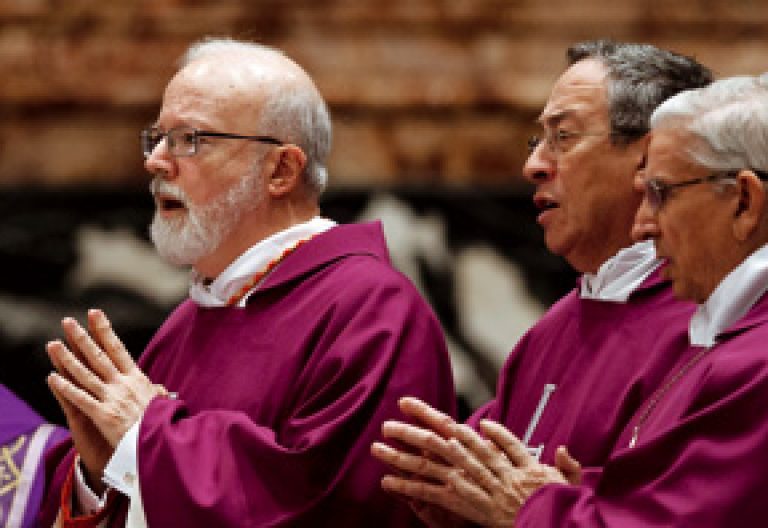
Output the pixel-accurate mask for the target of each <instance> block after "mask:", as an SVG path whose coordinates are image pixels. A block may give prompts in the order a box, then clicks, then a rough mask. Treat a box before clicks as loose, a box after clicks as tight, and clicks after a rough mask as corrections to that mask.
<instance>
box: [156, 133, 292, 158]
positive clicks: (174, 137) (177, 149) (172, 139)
mask: <svg viewBox="0 0 768 528" xmlns="http://www.w3.org/2000/svg"><path fill="white" fill-rule="evenodd" d="M201 137H215V138H223V139H247V140H249V141H259V142H261V143H269V144H270V145H283V144H284V143H283V142H282V141H280V140H279V139H275V138H273V137H271V136H244V135H242V134H231V133H229V132H211V131H209V130H198V129H196V128H192V127H187V126H180V127H174V128H172V129H170V130H168V131H167V132H163V131H162V130H161V129H159V128H158V127H149V128H147V129H144V130H142V131H141V150H142V152H143V153H144V157H145V158H148V157H149V156H151V155H152V152H153V151H154V150H155V148H156V147H157V145H158V144H159V143H160V142H161V141H162V140H163V139H165V140H166V141H167V145H168V152H169V153H170V154H171V155H172V156H176V157H184V156H194V155H195V154H197V151H198V149H199V147H200V138H201Z"/></svg>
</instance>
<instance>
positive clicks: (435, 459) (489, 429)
mask: <svg viewBox="0 0 768 528" xmlns="http://www.w3.org/2000/svg"><path fill="white" fill-rule="evenodd" d="M400 408H401V410H402V411H403V412H404V413H405V414H406V415H408V416H410V417H411V418H413V419H414V420H415V421H416V422H418V423H419V425H420V426H415V425H410V424H406V423H402V422H395V421H388V422H385V423H384V425H383V427H382V433H383V435H384V437H386V438H388V439H391V440H395V441H397V442H400V443H401V444H403V445H405V446H408V447H411V448H414V450H415V451H417V452H420V453H422V454H421V455H416V454H413V452H406V451H402V450H399V449H396V448H394V447H391V446H389V445H387V444H384V443H380V442H376V443H374V444H373V446H372V448H371V451H372V453H373V455H374V456H375V457H376V458H378V459H379V460H381V461H383V462H385V463H387V464H389V465H390V466H392V468H394V469H395V470H396V471H397V473H398V474H397V475H388V476H386V477H384V479H383V480H382V486H383V488H384V489H386V490H388V491H391V492H395V493H398V494H401V495H403V496H405V497H406V498H408V499H409V501H410V503H411V506H412V508H413V510H414V512H416V514H417V515H419V517H421V519H422V520H423V521H424V522H425V523H427V525H429V526H435V527H436V526H442V527H445V526H462V525H463V524H466V523H467V522H474V523H477V524H480V525H482V526H489V527H497V526H498V527H505V528H508V527H510V526H513V525H514V522H515V518H516V515H517V512H518V511H519V509H520V507H521V506H522V505H523V503H524V502H525V500H526V499H527V498H528V497H530V496H531V495H532V494H533V493H534V492H535V491H536V490H537V489H539V488H540V487H542V486H544V485H545V484H577V483H578V482H579V481H580V478H581V467H580V466H579V464H578V462H576V461H575V460H573V459H572V458H571V457H570V456H569V455H568V453H567V451H566V449H565V448H564V447H562V446H561V447H560V448H558V450H557V453H556V461H555V464H556V467H552V466H547V465H545V464H541V463H539V462H538V461H537V460H536V459H535V458H534V457H533V456H532V455H530V454H529V452H528V450H527V448H526V446H525V445H524V444H523V443H522V442H521V441H520V440H519V439H518V438H517V437H516V436H514V435H513V434H512V433H510V432H509V431H508V430H507V429H506V428H504V427H503V426H502V425H500V424H498V423H496V422H491V421H488V420H483V421H482V422H481V423H480V430H481V432H482V434H483V435H484V437H483V436H481V435H480V434H478V433H477V432H475V431H474V430H473V429H472V428H470V427H468V426H466V425H459V424H457V423H455V422H454V421H453V420H452V419H451V418H450V417H449V416H447V415H445V414H442V413H440V412H438V411H436V410H435V409H433V408H432V407H430V406H428V405H427V404H425V403H423V402H421V401H420V400H418V399H415V398H403V399H401V400H400Z"/></svg>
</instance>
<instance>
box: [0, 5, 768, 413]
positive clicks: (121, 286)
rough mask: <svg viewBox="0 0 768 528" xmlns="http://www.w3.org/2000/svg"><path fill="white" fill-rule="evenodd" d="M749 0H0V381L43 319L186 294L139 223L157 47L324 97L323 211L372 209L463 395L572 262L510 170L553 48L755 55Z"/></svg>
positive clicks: (158, 66)
mask: <svg viewBox="0 0 768 528" xmlns="http://www.w3.org/2000/svg"><path fill="white" fill-rule="evenodd" d="M766 27H768V1H765V0H676V1H662V0H580V1H576V0H549V1H542V0H507V1H503V0H250V1H245V0H239V1H236V0H151V1H143V0H136V1H129V0H0V266H2V271H3V273H1V274H0V347H1V348H0V353H2V355H3V356H2V357H3V362H2V364H0V369H1V370H0V382H3V383H5V384H6V385H8V386H10V387H11V388H12V389H13V390H16V391H17V392H19V393H20V394H21V395H22V396H24V397H25V398H26V399H28V400H30V402H32V403H33V404H34V405H35V406H37V407H38V408H39V409H41V411H42V412H44V413H45V414H46V415H47V416H49V417H51V418H52V419H54V420H60V419H61V416H60V415H59V414H57V412H56V407H55V404H53V402H52V399H51V398H50V397H49V396H48V395H47V389H46V388H45V386H44V383H43V381H42V379H43V376H44V373H45V372H47V371H48V370H49V368H50V367H49V365H48V364H47V361H46V359H45V357H44V353H43V344H44V342H45V340H46V339H48V338H50V337H53V336H56V335H58V330H57V325H58V323H57V321H58V319H60V318H61V317H62V316H63V315H70V314H71V315H77V316H80V317H81V316H82V315H83V313H84V311H85V309H87V307H89V306H94V305H96V306H101V307H104V308H105V309H106V310H107V312H108V313H109V314H110V315H111V316H112V317H113V319H114V320H115V326H116V327H117V328H118V331H119V332H120V333H121V334H122V335H123V336H124V337H125V339H126V341H127V342H128V343H129V345H130V347H131V350H132V351H133V352H134V353H135V354H138V353H139V352H140V350H141V348H142V347H143V345H144V344H145V343H146V340H147V339H148V338H149V336H151V333H152V331H153V330H154V329H155V328H156V326H157V324H158V323H159V322H160V321H161V320H162V318H163V317H164V315H165V314H166V313H167V312H168V311H169V310H170V309H171V308H172V307H173V305H174V304H175V302H177V301H178V299H179V298H181V297H182V296H183V295H184V293H185V281H186V277H185V274H184V273H183V272H180V271H178V270H173V269H170V268H168V267H166V266H164V265H163V264H162V263H161V262H159V261H158V260H157V258H156V257H155V255H154V253H153V251H152V248H151V246H150V245H149V244H148V242H147V238H146V224H147V222H148V220H149V218H150V216H151V211H152V205H151V202H150V200H149V198H148V196H147V193H146V184H147V181H148V180H147V177H146V175H145V173H144V170H143V168H142V159H141V156H140V154H139V148H138V131H139V130H140V129H141V128H143V127H144V126H146V125H147V124H148V123H151V122H152V121H153V119H154V117H155V115H156V112H157V110H158V108H159V103H160V97H161V94H162V90H163V87H164V85H165V83H166V82H167V80H168V79H169V77H170V76H171V75H172V74H173V72H174V69H175V61H176V59H177V57H178V56H179V55H180V53H181V52H182V51H183V50H184V48H185V47H186V46H187V45H188V44H189V43H190V42H191V41H193V40H196V39H198V38H200V37H202V36H205V35H231V36H235V37H238V38H245V39H252V40H257V41H260V42H263V43H267V44H271V45H274V46H277V47H279V48H281V49H283V50H285V51H286V52H287V53H288V54H289V55H290V56H291V57H293V58H294V59H295V60H297V61H298V62H299V63H300V64H302V65H303V66H304V67H305V68H306V69H307V71H308V72H309V73H310V75H312V76H313V77H314V78H315V80H316V81H317V84H318V86H319V88H320V90H321V92H322V93H323V94H324V96H325V97H326V99H327V100H328V102H329V105H330V107H331V111H332V115H333V119H334V127H335V128H334V148H333V152H332V155H331V160H330V174H331V182H332V185H331V188H330V189H329V191H328V193H327V196H326V198H325V199H324V208H325V212H326V214H327V215H328V216H331V217H333V218H335V219H337V220H339V221H353V220H358V219H372V218H379V219H382V220H383V221H384V224H385V228H386V230H387V234H388V236H389V238H390V243H391V244H392V250H393V258H394V260H395V262H396V264H397V265H398V266H399V267H400V269H402V270H403V271H404V272H405V273H407V274H408V275H409V276H411V277H412V278H413V279H414V281H415V282H416V283H417V285H418V286H419V287H420V288H421V289H422V291H423V292H424V293H425V295H427V296H428V297H429V299H430V301H431V302H432V304H433V306H434V307H435V310H436V311H437V313H438V315H439V316H440V318H441V321H442V322H443V324H444V326H445V328H446V331H447V334H448V337H449V340H450V344H451V349H452V353H453V356H454V360H455V365H456V371H457V383H458V385H459V388H460V391H461V393H462V403H463V404H464V407H465V410H468V409H470V408H472V407H474V406H476V405H478V404H479V403H481V402H482V401H483V399H484V398H486V397H487V396H488V394H490V392H491V391H492V389H493V381H494V377H495V374H496V370H497V369H498V367H499V365H500V363H501V361H503V358H504V356H505V354H506V353H507V352H508V351H509V349H510V348H511V347H512V346H513V344H514V341H515V340H516V339H517V337H518V336H519V335H520V334H521V333H522V332H523V331H524V330H525V328H527V327H528V326H529V325H530V324H531V323H532V322H533V321H535V320H536V318H537V317H538V316H539V315H540V313H541V312H542V310H544V309H545V308H546V306H548V305H549V304H551V303H552V302H553V301H554V300H555V299H556V298H557V297H558V296H559V295H561V294H562V293H563V292H565V291H566V290H567V289H568V288H570V287H571V286H572V281H573V278H574V275H573V273H572V272H571V271H570V270H569V269H568V267H567V266H566V265H565V264H564V263H563V262H562V261H561V260H560V259H557V258H554V257H551V256H550V255H548V254H547V252H546V251H545V250H544V247H543V244H542V241H541V233H540V232H539V230H538V228H537V227H536V225H535V220H534V217H535V213H534V211H533V208H532V207H531V205H530V203H529V189H528V188H527V187H526V185H525V184H524V183H523V182H522V180H521V178H520V177H519V174H520V168H521V166H522V164H523V162H524V159H525V156H526V148H525V140H526V138H527V137H528V136H529V135H530V134H532V133H533V132H534V131H535V127H534V126H533V125H534V119H535V117H536V115H537V114H538V112H539V110H540V109H541V107H542V105H543V103H544V101H545V99H546V97H547V95H548V91H549V87H550V85H551V83H552V82H553V81H554V79H555V78H556V77H557V76H558V74H559V73H560V72H561V71H562V69H563V66H564V50H565V48H566V47H567V46H568V45H569V44H571V43H573V42H576V41H579V40H585V39H593V38H613V39H617V40H629V41H646V42H651V43H654V44H657V45H660V46H663V47H667V48H670V49H673V50H675V51H679V52H683V53H686V54H689V55H694V56H696V57H697V58H698V59H699V60H701V61H702V62H704V63H705V64H707V65H709V66H710V67H711V68H713V70H714V71H715V72H716V74H718V75H719V76H730V75H736V74H756V73H761V72H763V71H766V70H768V60H767V59H766V51H767V50H768V46H766V44H768V36H767V34H766V31H765V28H766Z"/></svg>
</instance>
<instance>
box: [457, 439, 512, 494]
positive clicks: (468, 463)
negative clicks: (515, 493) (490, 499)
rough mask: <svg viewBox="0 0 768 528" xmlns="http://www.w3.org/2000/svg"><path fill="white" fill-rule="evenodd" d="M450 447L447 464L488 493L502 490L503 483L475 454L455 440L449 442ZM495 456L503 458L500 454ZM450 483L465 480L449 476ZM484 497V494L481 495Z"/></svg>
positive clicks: (460, 477)
mask: <svg viewBox="0 0 768 528" xmlns="http://www.w3.org/2000/svg"><path fill="white" fill-rule="evenodd" d="M449 444H450V447H451V456H450V458H449V462H450V463H451V464H452V465H453V466H455V467H457V468H459V469H461V470H462V472H463V474H465V475H466V476H468V477H469V478H470V479H471V480H472V481H474V482H475V483H477V485H478V486H479V487H480V488H482V489H483V490H485V491H487V492H488V493H491V494H492V493H498V492H500V491H502V490H503V488H504V486H503V482H501V481H500V480H499V477H498V476H497V474H496V472H495V471H492V470H491V469H490V468H489V467H488V466H486V464H485V463H484V462H483V461H482V460H480V459H479V457H478V455H477V453H475V452H474V451H471V450H470V449H468V448H467V447H466V446H465V445H464V444H462V443H461V442H460V441H459V440H458V439H457V438H452V439H451V440H449ZM497 456H501V457H503V456H504V455H502V454H501V453H498V455H497ZM459 473H461V472H459ZM451 478H452V481H457V482H459V481H462V480H465V479H464V478H463V475H459V476H458V477H457V476H453V475H452V476H451ZM483 495H484V496H485V494H483Z"/></svg>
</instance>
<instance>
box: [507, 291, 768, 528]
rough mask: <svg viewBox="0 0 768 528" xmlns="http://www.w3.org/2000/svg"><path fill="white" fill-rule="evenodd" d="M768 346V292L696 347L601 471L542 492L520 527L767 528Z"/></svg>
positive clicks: (527, 509) (522, 514) (524, 514)
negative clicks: (707, 344)
mask: <svg viewBox="0 0 768 528" xmlns="http://www.w3.org/2000/svg"><path fill="white" fill-rule="evenodd" d="M766 343H768V295H765V296H763V297H762V299H761V300H759V301H758V302H757V304H756V305H755V306H754V307H753V308H752V309H751V310H750V311H749V312H748V313H747V315H746V316H744V317H743V318H742V319H741V320H739V321H738V322H737V323H735V324H734V325H732V326H731V327H730V328H729V329H727V330H726V331H725V332H723V333H721V334H720V335H719V336H718V338H717V344H716V345H715V346H714V347H712V348H711V349H710V350H708V351H705V349H702V348H699V347H696V348H695V349H694V352H695V353H698V352H703V355H702V356H700V358H699V359H698V361H697V362H696V363H694V364H692V365H691V364H690V360H688V361H684V362H683V365H688V366H689V367H690V368H689V369H688V370H686V371H684V372H681V370H680V368H683V367H680V368H678V369H675V371H674V372H672V373H670V378H669V380H667V381H666V382H665V383H664V384H663V386H664V387H667V388H666V390H663V391H662V393H661V394H660V397H659V398H658V399H657V402H658V403H657V404H656V405H655V406H653V408H652V410H651V412H650V413H647V406H648V405H649V404H650V402H647V403H646V404H644V405H643V406H642V407H641V409H640V411H639V412H638V413H637V415H636V416H635V418H634V419H633V420H632V421H631V423H630V424H629V425H628V427H627V428H626V430H625V431H624V433H623V435H622V437H621V439H620V440H619V443H618V444H617V447H616V449H615V450H614V452H613V453H612V455H611V456H610V458H609V460H608V462H607V463H606V464H605V466H604V468H603V469H602V470H594V471H590V472H588V473H587V474H586V475H585V480H584V485H582V486H579V487H573V486H547V487H545V488H542V490H540V491H539V492H537V493H536V494H534V495H533V496H532V497H531V498H530V499H529V501H528V502H527V503H526V504H525V505H524V507H523V509H522V510H521V511H520V515H519V520H518V524H516V526H519V527H526V528H528V527H530V528H532V527H537V528H538V527H541V526H557V527H573V528H576V527H585V528H586V527H590V528H592V527H595V528H596V527H605V526H608V527H613V526H619V527H621V528H639V527H659V528H660V527H668V526H674V527H676V528H689V527H690V528H723V527H728V528H739V527H752V526H755V527H757V526H765V525H766V522H768V521H766V519H768V500H767V499H766V490H768V419H767V418H766V410H767V409H768V346H766ZM657 396H658V395H657ZM655 399H656V398H655V397H654V398H652V399H651V402H653V401H654V400H655ZM644 416H646V417H647V418H644ZM638 425H639V434H638V436H637V441H636V444H635V446H634V447H632V448H630V447H629V444H630V440H631V438H632V436H633V431H634V429H635V427H636V426H638ZM553 490H556V491H554V492H553Z"/></svg>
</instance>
